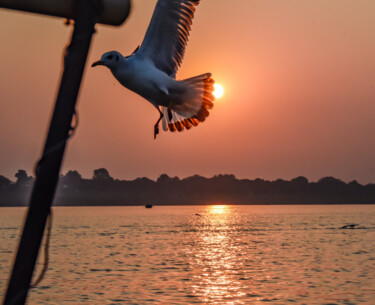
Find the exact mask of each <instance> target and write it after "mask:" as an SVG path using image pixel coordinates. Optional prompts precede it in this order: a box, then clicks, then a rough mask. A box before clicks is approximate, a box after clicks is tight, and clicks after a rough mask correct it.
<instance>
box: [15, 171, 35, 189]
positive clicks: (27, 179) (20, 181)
mask: <svg viewBox="0 0 375 305" xmlns="http://www.w3.org/2000/svg"><path fill="white" fill-rule="evenodd" d="M14 176H15V177H16V178H17V180H16V185H17V186H21V187H26V186H30V184H31V182H32V180H33V178H32V177H31V176H28V175H27V172H26V171H25V170H23V169H19V170H18V172H17V173H16V174H15V175H14Z"/></svg>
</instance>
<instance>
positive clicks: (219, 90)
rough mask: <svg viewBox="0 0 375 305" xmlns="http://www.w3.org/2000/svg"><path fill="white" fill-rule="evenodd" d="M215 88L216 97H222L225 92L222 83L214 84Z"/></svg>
mask: <svg viewBox="0 0 375 305" xmlns="http://www.w3.org/2000/svg"><path fill="white" fill-rule="evenodd" d="M214 89H215V90H214V92H213V94H214V96H215V98H217V99H218V98H221V97H222V96H223V94H224V88H223V86H222V85H220V84H214Z"/></svg>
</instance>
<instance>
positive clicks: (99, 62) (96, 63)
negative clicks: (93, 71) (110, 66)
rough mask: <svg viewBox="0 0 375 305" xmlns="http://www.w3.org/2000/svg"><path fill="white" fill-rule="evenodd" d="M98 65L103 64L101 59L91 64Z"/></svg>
mask: <svg viewBox="0 0 375 305" xmlns="http://www.w3.org/2000/svg"><path fill="white" fill-rule="evenodd" d="M96 66H103V63H102V62H101V61H100V60H98V61H96V62H94V63H93V64H92V65H91V67H96Z"/></svg>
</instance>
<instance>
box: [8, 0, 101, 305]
mask: <svg viewBox="0 0 375 305" xmlns="http://www.w3.org/2000/svg"><path fill="white" fill-rule="evenodd" d="M99 4H100V2H99V1H95V0H79V1H77V14H76V18H75V25H74V30H73V35H72V39H71V44H70V46H69V47H68V49H67V54H66V58H65V67H64V72H63V75H62V79H61V83H60V89H59V92H58V95H57V100H56V104H55V110H54V112H53V116H52V119H51V123H50V128H49V132H48V136H47V140H46V143H45V146H44V152H43V156H42V159H41V162H40V163H39V165H38V168H37V173H36V181H35V185H34V189H33V192H32V195H31V200H30V205H29V210H28V213H27V217H26V221H25V224H24V228H23V233H22V237H21V240H20V243H19V247H18V252H17V256H16V259H15V262H14V265H13V270H12V274H11V277H10V280H9V284H8V289H7V292H6V295H5V299H4V303H3V304H4V305H21V304H25V301H26V298H27V293H28V290H29V288H30V282H31V278H32V275H33V271H34V267H35V263H36V260H37V257H38V252H39V248H40V244H41V241H42V237H43V232H44V229H45V226H46V221H47V217H48V215H49V213H50V208H51V204H52V201H53V197H54V193H55V189H56V184H57V181H58V176H59V171H60V167H61V163H62V159H63V156H64V150H65V145H66V140H67V139H68V137H69V132H70V129H71V122H72V118H73V115H74V112H75V104H76V100H77V96H78V92H79V88H80V84H81V79H82V75H83V71H84V67H85V63H86V58H87V54H88V51H89V47H90V43H91V38H92V34H93V33H94V27H95V23H96V20H97V18H98V15H99V12H100V8H99V7H98V5H99Z"/></svg>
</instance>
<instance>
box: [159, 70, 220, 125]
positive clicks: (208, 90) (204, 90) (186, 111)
mask: <svg viewBox="0 0 375 305" xmlns="http://www.w3.org/2000/svg"><path fill="white" fill-rule="evenodd" d="M181 83H184V84H186V85H187V87H186V88H187V89H186V92H184V94H183V99H182V102H181V103H180V104H172V105H171V108H170V114H169V113H168V108H167V107H161V111H162V112H163V115H164V117H163V122H162V124H163V129H164V130H165V131H167V130H168V129H169V130H170V131H172V132H174V131H183V130H184V129H190V128H191V127H193V126H198V124H199V123H200V122H204V121H205V120H206V118H207V117H208V115H209V110H210V109H212V107H213V106H214V103H213V102H214V100H215V97H214V95H213V94H212V92H213V90H214V87H213V85H214V83H215V81H214V80H213V79H212V78H211V73H205V74H201V75H198V76H194V77H191V78H187V79H184V80H182V81H181Z"/></svg>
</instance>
